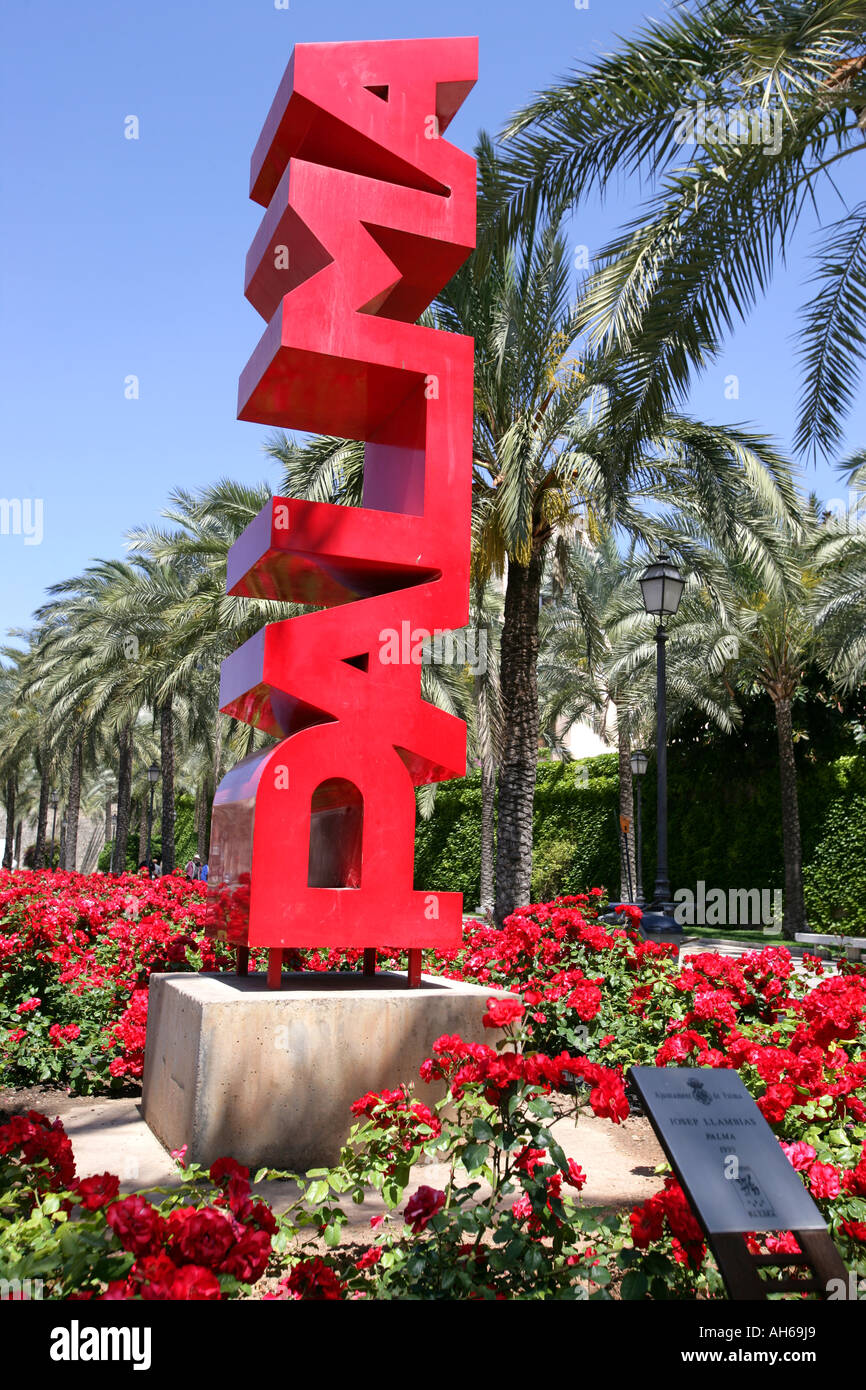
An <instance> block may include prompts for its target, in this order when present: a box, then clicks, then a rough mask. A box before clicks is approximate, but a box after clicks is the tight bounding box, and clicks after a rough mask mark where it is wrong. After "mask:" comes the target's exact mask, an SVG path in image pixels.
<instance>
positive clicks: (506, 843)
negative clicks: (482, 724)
mask: <svg viewBox="0 0 866 1390" xmlns="http://www.w3.org/2000/svg"><path fill="white" fill-rule="evenodd" d="M541 571H542V555H541V549H540V548H535V547H534V548H533V551H532V556H531V558H530V561H529V564H528V565H519V564H517V563H515V562H509V565H508V582H507V584H506V588H505V618H504V623H503V627H502V639H501V652H500V668H499V669H500V684H501V690H502V721H503V730H504V733H503V747H502V755H501V758H500V762H499V801H498V814H497V825H496V913H495V919H496V923H497V926H502V923H503V922H504V920H505V918H506V917H507V916H508V915H509V913H511V912H513V911H514V909H515V908H517V907H520V906H521V904H523V903H528V902H529V901H530V898H531V891H532V889H531V884H532V804H533V801H534V799H535V779H536V768H537V763H538V732H539V719H538V609H539V602H540V599H541Z"/></svg>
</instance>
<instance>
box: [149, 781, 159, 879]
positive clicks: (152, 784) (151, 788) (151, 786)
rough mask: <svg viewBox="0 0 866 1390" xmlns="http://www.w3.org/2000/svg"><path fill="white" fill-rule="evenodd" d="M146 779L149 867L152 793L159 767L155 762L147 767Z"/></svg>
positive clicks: (154, 789) (154, 788)
mask: <svg viewBox="0 0 866 1390" xmlns="http://www.w3.org/2000/svg"><path fill="white" fill-rule="evenodd" d="M147 780H148V782H149V783H150V805H149V806H148V808H147V867H148V869H149V868H150V836H151V831H152V830H153V794H154V792H155V791H156V784H157V782H158V781H159V768H158V766H157V765H156V763H151V765H150V767H149V768H148V769H147Z"/></svg>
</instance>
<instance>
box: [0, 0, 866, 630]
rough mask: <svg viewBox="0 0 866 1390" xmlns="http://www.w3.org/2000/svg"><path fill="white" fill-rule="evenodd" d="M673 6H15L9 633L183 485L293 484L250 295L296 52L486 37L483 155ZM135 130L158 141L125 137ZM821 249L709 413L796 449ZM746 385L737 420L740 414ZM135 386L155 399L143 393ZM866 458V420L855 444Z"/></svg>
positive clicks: (799, 262)
mask: <svg viewBox="0 0 866 1390" xmlns="http://www.w3.org/2000/svg"><path fill="white" fill-rule="evenodd" d="M277 3H281V0H277ZM661 9H662V7H661V5H657V4H653V3H636V0H589V5H588V7H587V8H585V9H577V8H576V7H575V4H574V0H538V2H537V3H536V4H534V5H530V4H527V3H525V0H497V3H496V4H491V3H489V0H462V2H461V3H458V2H457V0H439V3H437V4H436V5H435V6H433V5H431V6H427V5H418V4H416V5H408V4H405V3H398V0H365V3H364V4H363V5H359V4H357V3H349V0H328V3H323V0H289V7H288V8H285V9H284V8H279V9H278V8H277V6H276V4H275V3H274V0H200V2H199V3H192V0H174V3H169V0H148V3H147V4H145V5H132V6H130V5H121V4H117V3H116V0H112V3H108V0H76V3H75V4H74V5H70V4H62V3H59V2H58V0H46V2H45V3H40V4H36V3H33V0H18V3H16V5H15V6H14V7H12V6H10V7H7V12H6V18H5V20H4V21H3V32H2V58H0V64H2V68H0V90H2V97H0V102H2V105H0V141H2V150H3V155H2V160H3V173H4V187H5V198H4V215H3V219H2V228H0V306H2V307H0V315H2V330H3V331H2V375H0V392H2V410H0V419H2V425H0V430H2V434H0V449H2V460H3V467H2V484H0V494H2V496H3V497H7V498H22V499H24V498H29V499H41V501H42V508H43V514H42V532H43V534H42V539H41V543H39V544H28V543H26V539H27V538H26V537H25V536H24V535H23V534H19V535H11V534H9V535H0V594H2V606H0V631H2V632H6V631H7V630H8V629H9V628H13V627H23V626H27V625H28V623H29V620H30V614H31V613H32V611H33V609H34V608H35V607H36V606H37V605H38V604H39V603H40V602H42V601H43V598H44V592H45V589H46V587H47V586H48V585H49V584H51V583H54V582H56V581H58V580H61V579H64V578H66V577H68V576H69V575H71V574H75V573H78V572H79V571H80V570H81V569H82V568H83V567H84V566H85V565H86V564H87V563H88V562H89V561H90V560H91V559H92V558H93V557H95V556H104V557H108V556H117V555H121V554H122V553H123V537H124V533H125V532H126V531H127V529H128V528H129V527H130V526H133V525H137V524H142V523H147V522H150V521H154V520H156V519H157V518H158V515H159V512H160V510H161V508H162V507H163V506H164V505H165V502H166V499H167V496H168V493H169V491H170V490H171V489H172V488H173V487H176V486H183V487H187V488H197V487H200V486H202V485H204V484H207V483H209V482H213V481H215V480H216V479H218V478H220V477H223V476H232V477H237V478H243V479H248V480H250V481H253V480H258V479H260V478H268V479H269V481H270V482H271V483H272V484H273V483H275V481H276V470H275V469H274V468H273V467H272V466H270V465H269V464H268V462H267V461H266V460H265V459H264V457H263V456H262V454H261V443H262V440H263V439H264V437H265V435H266V434H267V431H266V430H265V429H264V428H259V427H258V426H255V425H251V424H245V423H239V422H237V421H236V420H235V418H234V411H235V400H236V390H237V378H238V375H239V373H240V371H241V368H242V367H243V365H244V364H245V362H246V360H247V357H248V355H249V353H250V351H251V349H252V347H253V346H254V344H255V343H256V341H257V339H258V337H259V331H260V320H259V319H258V317H257V315H256V314H255V312H254V310H253V309H252V308H251V307H250V306H249V305H248V304H247V302H246V300H245V299H244V297H243V266H244V257H245V255H246V251H247V247H248V245H249V243H250V241H251V239H252V236H253V234H254V232H255V230H256V227H257V226H258V222H259V218H260V215H261V212H260V209H259V208H258V207H257V206H256V205H254V204H253V203H251V202H249V200H248V198H247V188H248V182H247V180H248V168H249V157H250V154H251V152H252V149H253V145H254V143H255V140H256V138H257V136H258V134H259V130H260V128H261V124H262V121H263V119H264V116H265V114H266V112H267V110H268V106H269V104H270V101H271V97H272V95H273V93H274V91H275V89H276V86H277V83H278V81H279V78H280V76H281V74H282V72H283V69H284V67H285V64H286V62H287V60H288V57H289V54H290V52H291V48H292V45H293V44H294V43H297V42H305V43H308V42H316V41H329V40H337V39H363V38H374V39H375V38H398V37H420V36H425V35H430V34H478V36H479V39H480V76H479V81H478V85H477V86H476V88H475V90H474V92H473V93H472V94H471V96H470V97H469V99H468V100H467V102H466V104H465V106H464V108H463V110H462V112H461V113H460V115H459V116H458V118H457V119H456V120H455V122H454V124H453V125H452V126H451V128H450V131H449V138H451V139H453V140H455V141H456V142H457V143H458V144H461V145H463V146H464V147H465V148H471V146H472V144H473V141H474V138H475V134H476V132H477V130H478V129H479V128H480V127H482V126H483V127H486V128H488V129H490V130H492V131H494V132H495V131H498V130H499V129H500V128H501V126H502V124H503V122H504V121H505V119H506V118H507V116H508V115H509V113H510V112H511V111H513V110H514V109H516V108H517V107H518V106H520V105H522V104H523V103H524V102H525V101H526V99H527V98H528V96H529V95H530V94H531V93H532V92H533V91H535V90H537V89H539V88H542V87H544V86H547V85H549V84H550V83H551V81H552V80H553V79H555V78H556V77H557V76H559V75H562V74H563V73H564V72H565V71H566V70H567V69H568V67H569V65H570V63H571V61H572V60H581V59H587V58H591V57H592V56H593V55H594V54H598V53H601V52H603V51H605V50H607V49H609V48H610V47H612V46H613V44H614V41H615V36H616V35H617V34H623V33H629V32H631V31H632V30H633V29H634V28H635V26H636V25H637V24H638V23H639V22H640V21H641V19H642V18H643V16H644V15H648V14H659V13H661ZM129 116H135V117H137V118H138V122H139V138H138V139H137V140H129V139H126V138H125V135H124V129H125V122H126V118H127V117H129ZM843 189H844V185H843ZM634 201H635V194H634V190H621V191H620V196H619V197H617V198H614V199H613V200H612V201H611V202H610V203H609V204H608V206H607V207H605V209H603V210H600V209H599V208H598V206H596V205H595V204H592V205H587V206H585V207H582V208H580V209H579V210H578V212H577V214H576V216H575V218H574V222H573V231H574V241H575V243H585V244H586V245H588V246H589V247H590V249H591V250H596V249H598V248H599V247H600V246H601V245H603V244H604V241H605V240H606V239H607V237H608V236H609V235H610V234H611V232H612V231H613V230H614V228H615V227H616V225H617V224H618V223H619V222H620V221H622V220H624V219H625V218H626V217H627V216H628V215H629V214H630V212H631V211H632V209H633V206H634ZM826 211H827V217H828V219H829V220H831V219H832V218H833V217H836V216H838V215H839V208H838V207H832V206H830V207H828V208H827V210H826ZM813 230H814V229H810V228H808V227H806V228H804V231H803V233H802V234H801V235H799V236H798V239H797V243H796V244H795V245H794V246H792V247H791V248H790V254H789V269H788V271H787V272H786V273H784V274H782V275H780V276H779V277H778V279H777V281H776V283H775V284H774V286H773V289H772V291H771V293H770V295H769V296H768V297H767V299H766V300H765V301H764V302H763V303H762V304H761V305H760V306H759V308H758V309H757V311H756V312H755V313H754V314H753V315H752V317H751V318H750V321H749V324H748V325H747V326H746V327H744V328H742V329H740V330H738V332H737V333H736V335H735V336H734V338H733V339H732V340H731V342H730V343H729V344H728V345H727V348H726V352H725V355H724V358H723V360H721V361H720V362H718V363H717V364H716V365H715V366H714V367H713V368H712V370H711V371H710V372H709V373H708V375H707V376H706V377H705V378H704V379H703V380H702V381H701V382H700V383H699V384H698V385H697V387H696V389H695V391H694V394H693V398H692V403H691V408H692V410H693V411H694V412H695V413H696V414H699V415H703V416H704V417H705V418H708V419H715V420H739V421H746V422H749V423H751V424H752V425H753V426H754V427H755V428H757V429H759V430H762V431H764V432H766V433H769V434H772V435H774V436H776V437H777V438H778V439H779V440H780V441H781V442H782V444H783V445H784V446H785V447H787V445H788V441H789V439H790V436H791V433H792V429H793V421H794V415H795V409H796V398H797V370H796V363H795V357H794V352H793V349H792V346H791V341H790V339H791V335H792V333H793V331H794V329H795V327H796V306H797V304H798V303H799V302H800V300H801V298H802V296H803V293H804V288H805V286H804V282H805V264H804V256H803V253H804V249H805V247H806V245H807V244H808V235H809V233H810V231H813ZM730 373H735V374H736V375H737V377H738V378H739V399H738V400H729V399H726V397H725V378H726V377H727V376H728V375H729V374H730ZM131 376H135V377H137V378H138V391H139V396H138V399H137V400H136V399H127V398H126V395H125V383H126V381H127V379H128V378H129V377H131ZM863 442H866V409H864V406H863V403H862V400H861V401H860V403H859V404H858V409H857V411H856V413H855V415H854V417H853V418H852V419H851V421H850V422H849V431H848V443H849V446H850V447H852V448H853V447H854V446H855V445H858V444H861V443H863ZM806 482H807V485H808V486H809V487H814V488H816V490H817V491H818V492H819V493H820V494H821V495H822V496H824V497H825V498H826V497H835V496H838V495H840V493H841V487H840V484H839V482H838V480H837V478H836V476H835V475H834V473H833V471H832V469H831V468H830V467H828V466H826V465H824V466H821V467H819V468H818V469H817V471H816V470H814V469H812V468H810V469H809V470H808V471H807V474H806ZM36 517H37V514H36V513H33V512H31V516H30V521H31V527H30V529H31V533H32V532H33V529H34V525H35V522H36ZM25 521H26V514H25ZM32 538H33V539H35V538H36V537H35V535H33V537H32Z"/></svg>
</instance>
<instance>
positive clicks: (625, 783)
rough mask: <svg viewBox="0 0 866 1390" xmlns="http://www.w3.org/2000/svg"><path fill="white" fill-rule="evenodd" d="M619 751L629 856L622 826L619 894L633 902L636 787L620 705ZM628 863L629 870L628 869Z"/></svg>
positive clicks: (621, 800) (622, 813)
mask: <svg viewBox="0 0 866 1390" xmlns="http://www.w3.org/2000/svg"><path fill="white" fill-rule="evenodd" d="M616 738H617V751H618V753H619V814H620V817H621V820H625V821H627V822H628V858H626V852H625V845H624V844H623V837H622V827H621V826H620V837H619V843H620V854H619V863H620V883H619V895H620V898H621V899H622V901H623V902H633V901H634V896H635V885H636V883H637V879H636V878H635V868H636V860H635V852H634V833H635V825H634V788H633V786H632V779H631V748H630V746H629V731H628V721H627V720H626V717H625V708H624V706H622V705H620V706H618V707H617V720H616ZM626 864H628V871H626ZM629 875H630V876H631V892H629Z"/></svg>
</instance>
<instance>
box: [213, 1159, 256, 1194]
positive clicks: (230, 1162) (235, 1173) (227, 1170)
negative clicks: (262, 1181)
mask: <svg viewBox="0 0 866 1390" xmlns="http://www.w3.org/2000/svg"><path fill="white" fill-rule="evenodd" d="M227 1178H238V1179H239V1180H240V1181H242V1182H245V1183H246V1185H247V1187H249V1185H250V1170H249V1168H245V1167H244V1166H243V1164H242V1163H236V1162H235V1160H234V1159H233V1158H218V1159H217V1160H216V1162H215V1163H212V1164H211V1167H210V1180H211V1182H212V1183H213V1184H214V1186H215V1187H224V1186H225V1180H226V1179H227Z"/></svg>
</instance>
